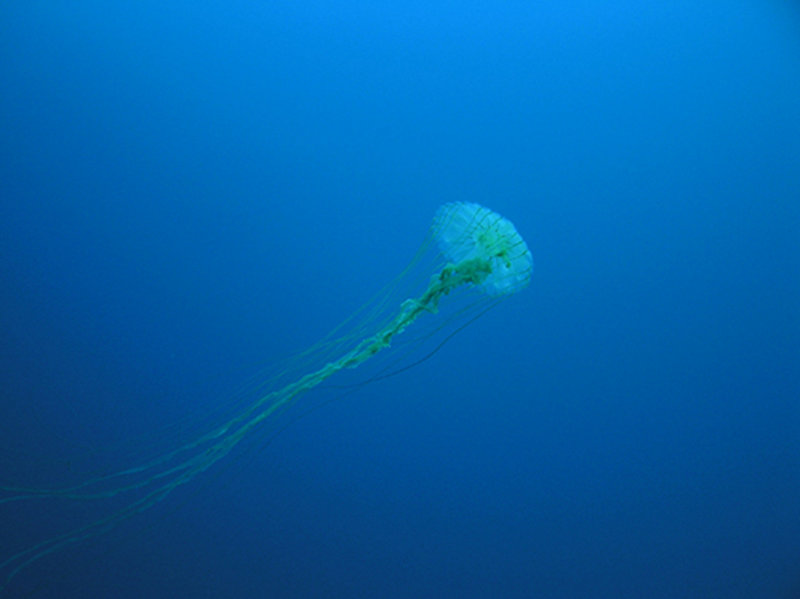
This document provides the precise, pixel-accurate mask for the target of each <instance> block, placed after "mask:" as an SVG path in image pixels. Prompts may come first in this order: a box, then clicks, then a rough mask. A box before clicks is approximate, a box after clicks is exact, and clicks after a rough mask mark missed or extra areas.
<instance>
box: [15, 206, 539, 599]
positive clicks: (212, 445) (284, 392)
mask: <svg viewBox="0 0 800 599" xmlns="http://www.w3.org/2000/svg"><path fill="white" fill-rule="evenodd" d="M431 235H432V237H433V238H434V239H435V240H436V242H437V243H438V245H439V248H440V250H441V252H442V254H443V255H444V257H445V259H446V261H447V262H446V263H445V264H444V265H443V266H441V267H440V268H439V269H438V271H437V272H435V274H434V275H433V276H432V277H431V278H430V280H429V283H428V285H427V287H426V288H425V290H424V291H423V292H422V293H421V294H419V295H418V296H416V297H412V298H409V299H406V300H405V301H402V302H401V304H400V306H399V308H398V309H396V311H395V313H394V315H392V316H390V317H388V318H386V319H384V320H383V321H382V324H381V325H379V326H377V331H375V332H373V333H371V334H370V333H365V334H364V335H363V336H362V337H360V340H358V339H354V338H353V336H352V335H348V336H346V337H345V338H343V339H346V340H347V343H350V349H348V350H346V351H344V352H343V353H341V354H340V355H339V356H338V357H336V356H333V359H330V360H328V361H326V363H325V364H324V365H323V366H321V367H319V368H316V369H315V370H312V371H311V372H308V373H306V374H303V375H302V376H299V377H298V378H297V379H296V380H294V381H293V382H290V383H288V384H285V385H283V386H282V387H280V388H279V389H275V390H273V391H271V392H269V393H266V394H264V395H262V396H261V397H260V398H259V399H257V400H256V401H254V402H252V403H251V404H250V405H249V406H247V407H245V408H244V409H242V410H241V411H240V412H239V413H238V414H236V415H235V416H234V417H232V418H231V419H229V420H228V421H227V422H225V423H224V424H222V425H221V426H218V427H216V428H214V429H213V430H211V431H210V432H208V433H207V434H205V435H202V436H201V437H199V438H197V439H196V440H194V441H192V442H190V443H187V444H185V445H183V446H181V447H178V448H176V449H174V450H173V451H170V452H168V453H166V454H164V455H162V456H160V457H158V458H156V459H154V460H151V461H150V462H148V463H146V464H142V465H140V466H137V467H134V468H129V469H126V470H122V471H120V472H116V473H112V474H108V475H104V476H100V477H97V478H94V479H91V480H88V481H85V482H83V483H81V484H78V485H73V486H71V487H66V488H60V489H29V488H20V487H8V486H6V487H0V490H2V491H3V492H5V493H6V496H5V497H2V498H0V504H4V503H9V502H14V501H24V500H28V499H39V498H62V499H73V500H89V499H108V498H112V497H118V496H121V495H123V494H127V493H137V497H135V498H134V499H132V500H130V502H129V503H128V504H127V505H125V506H124V507H123V508H121V509H118V510H117V511H115V512H113V513H111V514H110V515H108V516H106V517H104V518H100V519H97V520H95V521H93V522H90V523H88V524H86V525H85V526H82V527H80V528H78V529H75V530H72V531H69V532H67V533H64V534H61V535H57V536H54V537H52V538H50V539H47V540H44V541H42V542H40V543H37V544H35V545H33V546H31V547H28V548H27V549H24V550H22V551H19V552H17V553H16V554H14V555H12V556H10V557H8V558H7V559H5V560H3V561H2V562H0V572H2V573H3V575H4V576H5V579H4V580H0V594H2V592H3V590H4V589H6V588H7V587H8V585H9V583H10V582H11V581H12V579H14V577H16V576H17V574H19V573H20V572H21V571H22V570H23V569H25V568H26V567H28V566H30V565H31V564H33V563H34V562H36V561H37V560H40V559H41V558H43V557H45V556H47V555H49V554H51V553H54V552H55V551H58V550H60V549H63V548H65V547H67V546H69V545H72V544H74V543H77V542H80V541H83V540H85V539H88V538H91V537H94V536H96V535H99V534H101V533H104V532H106V531H108V530H110V529H112V528H113V527H114V526H116V525H118V524H120V523H121V522H123V521H125V520H128V519H129V518H132V517H133V516H135V515H137V514H139V513H142V512H144V511H145V510H147V509H148V508H150V507H151V506H153V505H155V504H157V503H159V502H160V501H162V500H164V498H166V497H167V496H168V495H169V494H170V493H171V492H172V491H174V490H175V489H176V488H178V487H179V486H181V485H183V484H185V483H187V482H189V481H191V480H192V479H194V478H195V477H196V476H197V475H199V474H200V473H202V472H204V471H205V470H208V469H209V468H211V467H212V466H213V465H214V464H216V463H217V462H218V461H219V460H221V459H222V458H223V457H225V456H226V455H227V454H229V453H230V452H231V451H232V450H233V449H234V448H235V447H236V446H237V445H238V444H239V443H240V442H241V441H242V440H243V439H244V438H246V437H247V436H248V435H249V434H250V433H252V432H253V431H254V430H255V429H257V428H258V427H259V426H260V425H262V423H264V422H265V421H267V420H269V419H271V417H273V416H274V415H276V414H277V413H278V412H280V411H282V410H283V409H285V408H286V407H287V406H289V405H291V404H292V403H294V401H295V400H296V399H297V398H298V397H300V396H301V395H302V394H304V393H305V392H307V391H310V390H311V389H314V388H315V387H317V386H319V385H320V384H321V383H323V382H324V381H326V380H327V379H328V378H330V377H331V376H333V375H334V374H336V373H337V372H340V371H341V370H343V369H346V368H356V367H358V366H359V365H360V364H362V363H364V362H365V361H367V360H369V359H370V358H371V357H373V356H375V355H376V354H378V353H379V352H381V351H382V350H384V349H385V348H387V347H389V346H390V344H391V343H392V340H393V339H394V338H395V337H396V336H397V335H400V334H401V333H403V332H404V331H405V330H406V329H407V328H408V327H409V326H411V325H412V324H413V323H414V322H415V321H416V320H417V319H418V318H420V316H422V315H423V314H426V313H434V312H436V311H437V309H438V306H439V302H440V300H441V299H442V298H443V297H444V296H446V295H448V294H450V293H451V292H453V291H454V290H455V289H457V288H460V287H474V288H476V289H477V290H479V291H481V292H483V293H485V294H487V295H488V296H490V297H494V298H502V297H504V296H507V295H509V294H512V293H514V292H516V291H519V290H520V289H522V288H524V287H525V286H527V285H528V283H529V282H530V278H531V274H532V272H533V260H532V258H531V254H530V252H529V251H528V248H527V246H526V244H525V242H524V241H523V239H522V238H521V237H520V235H519V234H518V233H517V231H516V229H515V228H514V226H513V225H512V224H511V222H509V221H508V220H506V219H505V218H503V217H502V216H500V215H499V214H497V213H495V212H492V211H491V210H489V209H487V208H484V207H483V206H480V205H478V204H472V203H450V204H446V205H444V206H442V207H441V208H440V209H439V211H438V212H437V214H436V217H435V219H434V223H433V226H432V229H431ZM412 263H413V261H412ZM370 322H372V321H370ZM326 346H327V345H326V343H322V344H321V345H320V347H326ZM333 346H334V347H338V346H336V345H333ZM131 479H133V480H131ZM122 481H126V482H122Z"/></svg>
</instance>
